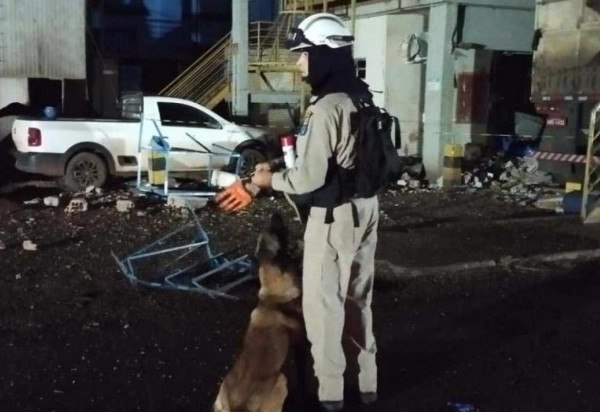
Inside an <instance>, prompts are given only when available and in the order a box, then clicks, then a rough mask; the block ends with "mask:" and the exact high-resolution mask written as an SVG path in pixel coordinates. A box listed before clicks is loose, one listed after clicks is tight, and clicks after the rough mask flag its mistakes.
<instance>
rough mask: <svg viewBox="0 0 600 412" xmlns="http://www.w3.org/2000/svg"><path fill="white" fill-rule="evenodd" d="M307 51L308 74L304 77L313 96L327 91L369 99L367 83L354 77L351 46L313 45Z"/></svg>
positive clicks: (354, 69) (320, 95) (319, 95)
mask: <svg viewBox="0 0 600 412" xmlns="http://www.w3.org/2000/svg"><path fill="white" fill-rule="evenodd" d="M305 51H307V52H308V76H307V77H305V78H304V81H306V82H307V83H308V84H310V86H311V89H312V94H313V95H314V96H318V97H322V96H324V95H326V94H329V93H347V94H349V95H352V96H360V97H362V98H366V99H370V98H371V97H372V94H371V92H369V85H368V84H367V83H365V82H363V81H362V80H360V79H359V78H357V77H356V68H355V66H354V59H353V58H352V48H351V47H340V48H338V49H332V48H329V47H327V46H314V47H309V48H307V49H305Z"/></svg>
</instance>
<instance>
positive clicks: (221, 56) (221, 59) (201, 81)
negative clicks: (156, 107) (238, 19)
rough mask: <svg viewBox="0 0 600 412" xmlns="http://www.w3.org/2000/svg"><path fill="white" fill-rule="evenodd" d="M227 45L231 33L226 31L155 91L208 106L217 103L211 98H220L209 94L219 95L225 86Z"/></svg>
mask: <svg viewBox="0 0 600 412" xmlns="http://www.w3.org/2000/svg"><path fill="white" fill-rule="evenodd" d="M230 45H231V33H227V34H226V35H225V36H223V37H222V38H221V39H220V40H219V41H218V42H217V43H216V44H215V45H213V47H211V48H210V49H209V50H208V51H207V52H206V53H204V54H203V55H202V56H200V57H199V58H198V59H197V60H196V61H195V62H193V63H192V64H191V65H190V66H189V67H188V68H187V69H186V70H184V71H183V72H182V73H181V74H180V75H179V76H177V77H176V78H175V79H174V80H173V81H172V82H171V83H169V84H168V85H167V86H166V87H164V88H163V89H162V90H161V91H160V92H159V94H160V95H161V96H168V97H179V98H184V99H188V100H192V101H194V102H197V103H199V104H202V105H204V106H207V107H209V108H212V107H214V106H215V105H216V104H217V103H218V101H217V102H215V100H220V99H213V98H214V97H215V96H223V95H224V91H225V90H226V89H227V88H228V87H229V83H230V82H229V58H230V56H229V53H230ZM225 94H226V93H225ZM211 105H212V107H210V106H211Z"/></svg>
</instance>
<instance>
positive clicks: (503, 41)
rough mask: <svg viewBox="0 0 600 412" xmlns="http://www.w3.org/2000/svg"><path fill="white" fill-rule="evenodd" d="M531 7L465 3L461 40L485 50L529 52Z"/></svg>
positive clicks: (532, 18) (532, 29)
mask: <svg viewBox="0 0 600 412" xmlns="http://www.w3.org/2000/svg"><path fill="white" fill-rule="evenodd" d="M533 32H534V13H533V10H523V9H502V8H496V7H481V6H467V7H466V9H465V22H464V28H463V33H462V41H463V42H465V43H478V44H481V45H483V46H485V48H486V49H487V50H503V51H520V52H531V43H532V40H533Z"/></svg>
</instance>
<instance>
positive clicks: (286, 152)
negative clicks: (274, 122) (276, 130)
mask: <svg viewBox="0 0 600 412" xmlns="http://www.w3.org/2000/svg"><path fill="white" fill-rule="evenodd" d="M295 140H296V139H295V138H294V135H291V134H286V135H284V136H281V149H282V150H283V160H284V162H285V167H286V168H287V169H291V168H292V167H294V165H295V164H296V149H295V148H294V141H295Z"/></svg>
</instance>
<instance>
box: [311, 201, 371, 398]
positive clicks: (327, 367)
mask: <svg viewBox="0 0 600 412" xmlns="http://www.w3.org/2000/svg"><path fill="white" fill-rule="evenodd" d="M353 203H354V204H355V205H356V208H357V210H358V219H359V227H356V228H355V227H354V221H353V218H352V208H351V205H350V204H345V205H341V206H338V207H337V208H335V209H334V213H333V216H334V222H333V223H331V224H329V225H328V224H325V209H324V208H318V207H313V208H311V211H310V216H309V218H308V223H307V226H306V231H305V233H304V269H303V279H302V286H303V292H302V293H303V299H302V309H303V311H304V319H305V322H306V332H307V336H308V340H309V341H310V343H311V352H312V355H313V359H314V369H315V375H316V377H317V379H318V382H319V390H318V396H319V400H321V401H337V400H342V399H343V398H344V378H343V375H344V370H345V369H346V357H345V356H344V350H343V348H342V335H345V336H344V341H345V342H348V343H349V344H350V346H351V347H352V349H354V350H353V352H355V353H357V354H358V355H357V359H356V361H357V363H358V369H359V374H358V384H359V390H360V391H361V392H376V391H377V366H376V364H375V353H376V352H377V347H376V345H375V337H374V336H373V330H372V327H373V320H372V313H371V299H372V294H373V277H374V273H375V246H376V244H377V222H378V215H379V204H378V201H377V197H372V198H368V199H354V200H353ZM349 360H350V359H349ZM353 361H354V360H353Z"/></svg>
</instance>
